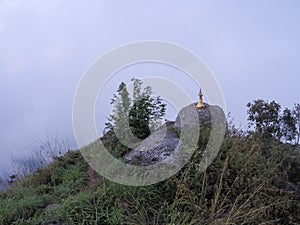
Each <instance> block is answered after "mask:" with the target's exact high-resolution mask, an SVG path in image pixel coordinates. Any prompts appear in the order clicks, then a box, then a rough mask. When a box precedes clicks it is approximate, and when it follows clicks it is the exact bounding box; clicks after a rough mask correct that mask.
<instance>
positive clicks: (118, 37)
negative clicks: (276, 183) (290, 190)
mask: <svg viewBox="0 0 300 225" xmlns="http://www.w3.org/2000/svg"><path fill="white" fill-rule="evenodd" d="M299 12H300V1H297V0H294V1H292V0H287V1H279V0H278V1H275V0H264V1H259V0H252V1H238V0H236V1H233V0H229V1H215V0H212V1H201V0H200V1H199V0H190V1H179V0H172V1H171V0H165V1H158V0H153V1H145V0H127V1H121V0H106V1H104V0H98V1H97V0H87V1H78V0H72V1H71V0H64V1H59V0H52V1H38V0H0V107H1V108H0V122H1V126H0V169H2V168H7V167H8V166H9V155H11V154H13V155H15V156H20V157H23V156H24V155H26V154H28V153H29V152H30V147H29V146H32V145H33V144H35V143H37V142H39V141H44V140H46V138H47V137H49V135H50V136H56V137H59V138H65V137H66V138H68V139H70V140H71V142H72V140H73V139H74V135H73V132H72V104H73V99H74V95H75V93H76V89H77V87H78V83H79V81H80V80H81V78H82V76H83V75H84V73H85V72H86V70H87V68H88V67H89V66H90V65H91V64H92V63H93V62H94V61H95V60H96V59H97V58H98V57H100V56H102V55H103V54H105V53H107V52H108V51H110V50H111V49H114V48H116V47H118V46H121V45H124V44H126V43H130V42H135V41H142V40H162V41H167V42H172V43H175V44H179V45H181V46H184V47H186V48H187V49H190V50H191V51H193V52H194V53H196V54H197V55H198V56H199V57H200V58H201V59H202V60H203V61H204V62H205V63H206V64H207V65H208V66H209V68H210V69H211V71H212V72H213V73H214V74H215V77H216V79H217V80H218V82H219V85H220V87H221V89H222V92H223V95H224V98H225V103H226V113H228V112H230V113H231V115H232V116H233V117H234V120H235V123H236V124H237V126H240V125H241V127H243V128H244V127H246V124H247V114H246V110H247V108H246V104H247V103H248V102H250V101H252V100H254V99H258V98H260V99H265V100H275V101H277V102H279V103H280V104H281V105H282V107H289V108H291V107H292V106H293V104H294V103H299V102H300V92H299V89H298V86H299V83H300V76H299V75H300V67H299V63H300V60H299V59H300V58H299V52H300V41H299V40H300V29H299V28H300V13H299ZM153 74H154V75H158V76H164V77H166V78H169V79H172V80H173V81H174V82H175V83H176V82H178V83H180V84H181V85H182V86H183V87H184V88H185V89H186V90H187V92H189V94H190V95H191V96H193V94H194V99H195V101H196V100H197V93H198V90H196V88H197V86H195V85H194V84H192V83H191V81H190V80H189V79H188V78H187V76H185V75H184V74H183V73H182V72H180V71H176V69H174V68H170V67H167V66H163V65H153V64H144V65H134V66H132V67H129V68H125V69H124V70H122V71H120V72H118V73H116V74H114V77H113V78H112V79H111V80H110V82H111V83H110V84H109V85H108V86H107V88H106V91H104V94H103V95H102V97H101V98H100V99H99V101H98V103H97V110H98V111H99V113H97V118H96V119H95V120H96V122H97V124H99V130H101V129H102V128H103V124H104V123H105V122H106V117H107V116H108V115H107V114H109V110H110V105H109V102H110V98H111V97H112V94H113V93H114V91H115V90H116V89H117V86H118V84H119V83H120V82H121V81H123V80H125V81H127V82H128V81H129V79H130V78H131V77H132V76H135V77H137V78H139V76H141V77H143V76H149V75H153ZM178 77H180V78H178ZM102 108H103V109H102ZM171 108H172V107H170V111H172V109H171ZM101 109H102V111H101ZM98 111H97V112H98ZM172 115H173V114H172V113H171V114H169V116H170V117H172ZM171 119H172V118H171ZM173 119H174V118H173Z"/></svg>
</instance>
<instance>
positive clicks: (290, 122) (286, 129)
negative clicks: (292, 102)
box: [281, 108, 297, 142]
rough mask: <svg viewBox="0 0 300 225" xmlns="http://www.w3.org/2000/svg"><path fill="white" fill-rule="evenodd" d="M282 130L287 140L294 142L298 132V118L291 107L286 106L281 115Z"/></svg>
mask: <svg viewBox="0 0 300 225" xmlns="http://www.w3.org/2000/svg"><path fill="white" fill-rule="evenodd" d="M281 124H282V126H281V132H282V136H283V137H284V138H285V141H289V142H292V141H293V140H295V137H296V134H297V128H296V119H295V117H294V116H293V114H292V112H291V110H290V109H288V108H286V109H285V110H284V111H283V114H282V116H281Z"/></svg>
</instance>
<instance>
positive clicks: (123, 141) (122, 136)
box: [105, 79, 166, 157]
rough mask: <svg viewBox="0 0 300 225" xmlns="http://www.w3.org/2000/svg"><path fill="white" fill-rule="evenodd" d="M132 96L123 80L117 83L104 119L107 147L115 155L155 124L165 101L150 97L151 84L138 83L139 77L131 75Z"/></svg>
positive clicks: (121, 154)
mask: <svg viewBox="0 0 300 225" xmlns="http://www.w3.org/2000/svg"><path fill="white" fill-rule="evenodd" d="M131 81H132V82H133V96H132V99H131V98H130V96H129V93H128V90H127V87H126V84H125V83H123V82H122V83H121V84H120V85H119V88H118V90H117V94H115V95H114V96H113V98H112V101H111V104H112V105H113V111H112V114H111V115H110V117H109V118H108V122H107V123H106V129H105V130H106V131H107V132H106V134H109V135H110V136H114V137H111V140H113V143H114V144H113V146H111V148H109V149H110V150H112V149H113V150H114V151H111V153H112V154H113V155H114V156H115V157H121V156H123V155H124V154H125V153H126V152H128V151H129V149H130V147H131V145H132V143H135V142H137V141H138V139H145V138H146V137H148V136H149V135H150V133H151V130H152V129H156V128H158V127H159V126H160V125H161V124H162V122H163V117H164V115H165V113H166V105H165V104H164V103H163V102H162V99H161V98H160V97H152V95H153V92H152V89H151V87H149V86H147V87H145V88H143V87H142V84H143V83H142V81H141V80H139V79H132V80H131Z"/></svg>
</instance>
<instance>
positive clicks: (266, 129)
mask: <svg viewBox="0 0 300 225" xmlns="http://www.w3.org/2000/svg"><path fill="white" fill-rule="evenodd" d="M247 107H248V108H249V109H248V121H249V126H254V129H255V131H256V132H258V133H259V134H262V135H264V136H267V137H273V138H280V135H281V133H280V116H279V115H280V108H281V106H280V105H279V104H278V103H276V102H275V101H272V102H270V103H269V102H267V101H264V100H261V99H258V100H255V101H254V102H253V103H250V102H249V103H248V104H247Z"/></svg>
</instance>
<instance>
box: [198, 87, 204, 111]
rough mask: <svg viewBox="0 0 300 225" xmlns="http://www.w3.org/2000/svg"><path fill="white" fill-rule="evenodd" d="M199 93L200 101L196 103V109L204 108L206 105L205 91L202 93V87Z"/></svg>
mask: <svg viewBox="0 0 300 225" xmlns="http://www.w3.org/2000/svg"><path fill="white" fill-rule="evenodd" d="M198 95H199V100H198V103H197V105H196V109H204V108H205V105H204V104H203V93H202V90H201V89H200V91H199V94H198Z"/></svg>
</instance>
